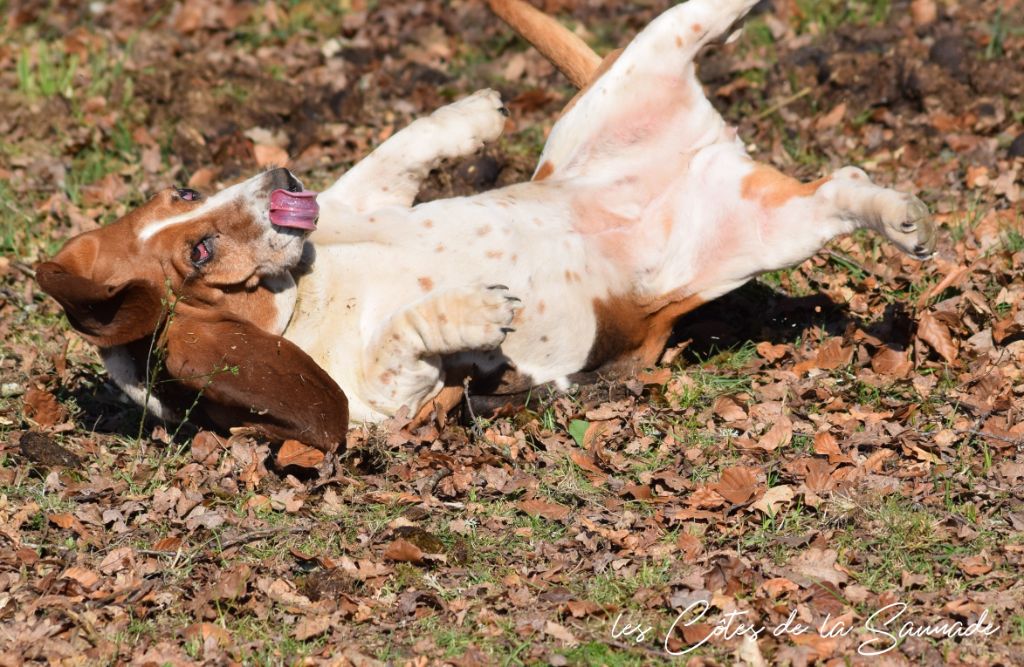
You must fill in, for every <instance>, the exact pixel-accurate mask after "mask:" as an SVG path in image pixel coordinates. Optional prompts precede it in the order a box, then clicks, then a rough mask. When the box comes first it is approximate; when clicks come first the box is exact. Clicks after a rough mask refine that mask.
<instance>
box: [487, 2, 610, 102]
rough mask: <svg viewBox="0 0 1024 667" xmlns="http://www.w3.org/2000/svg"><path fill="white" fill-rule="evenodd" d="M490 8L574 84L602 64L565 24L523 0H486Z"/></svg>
mask: <svg viewBox="0 0 1024 667" xmlns="http://www.w3.org/2000/svg"><path fill="white" fill-rule="evenodd" d="M487 4H488V5H490V7H491V11H493V12H494V13H495V14H497V15H498V17H499V18H501V20H502V21H504V22H505V23H507V24H509V26H511V28H512V29H513V30H515V31H516V32H517V33H519V34H520V35H521V36H522V37H523V39H525V40H526V41H528V42H529V43H530V44H532V45H533V47H534V48H535V49H537V50H538V51H540V52H541V55H543V56H544V57H545V58H547V59H548V60H550V61H551V63H552V64H553V65H554V66H555V67H557V68H558V69H559V71H561V72H562V74H564V75H565V76H566V77H568V79H569V81H571V82H572V83H573V85H574V86H576V87H577V88H583V87H584V86H586V85H587V83H589V82H590V80H591V78H593V76H594V73H595V72H596V71H597V68H598V67H600V65H601V56H599V55H597V54H596V53H594V51H593V50H592V49H591V48H590V47H589V46H587V44H586V42H584V41H583V40H582V39H580V38H579V37H578V36H576V35H575V34H573V33H572V32H570V31H569V29H568V28H566V27H565V26H564V25H562V24H561V23H559V22H558V21H556V20H555V19H554V18H552V17H550V16H548V15H547V14H545V13H544V12H542V11H540V10H539V9H536V8H535V7H533V6H532V5H530V4H529V3H527V2H526V1H525V0H487Z"/></svg>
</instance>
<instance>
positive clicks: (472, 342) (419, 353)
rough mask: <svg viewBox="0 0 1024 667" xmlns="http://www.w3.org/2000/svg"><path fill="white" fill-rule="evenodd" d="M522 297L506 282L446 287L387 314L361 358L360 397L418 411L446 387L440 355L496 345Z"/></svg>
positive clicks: (380, 407) (387, 409)
mask: <svg viewBox="0 0 1024 667" xmlns="http://www.w3.org/2000/svg"><path fill="white" fill-rule="evenodd" d="M518 308H519V299H517V298H515V297H513V296H510V295H509V293H508V288H506V287H504V286H502V285H493V286H490V287H468V288H457V289H448V290H442V291H439V292H437V293H435V294H431V295H429V296H427V297H426V298H425V299H423V300H421V301H419V302H418V303H415V304H413V305H411V306H409V307H407V308H404V309H402V310H401V311H399V312H398V313H396V314H395V315H393V316H392V317H390V318H388V320H387V321H385V323H384V324H382V325H381V326H380V327H379V328H378V329H377V331H376V333H375V334H374V335H373V337H372V339H371V340H370V343H369V345H368V346H367V348H366V350H365V352H364V354H363V359H362V363H361V369H360V370H361V372H360V379H359V396H358V399H359V400H361V401H363V402H365V403H367V404H368V405H369V406H370V407H372V408H373V409H374V410H376V411H378V412H381V413H384V414H387V415H393V414H395V413H396V412H397V411H398V410H399V408H401V407H403V406H408V407H409V408H410V409H411V410H412V414H415V412H416V410H418V409H419V408H420V406H421V405H423V404H424V403H426V401H428V400H430V399H431V398H433V397H434V396H435V395H436V394H437V393H438V392H439V391H441V388H442V387H443V386H444V375H443V371H442V364H441V357H442V356H443V355H447V354H454V353H456V352H464V351H470V350H493V349H495V348H497V347H498V346H500V345H501V344H502V342H503V341H504V340H505V336H506V334H507V333H508V332H509V331H511V329H509V325H510V324H511V322H512V318H513V317H514V316H515V313H516V311H517V310H518Z"/></svg>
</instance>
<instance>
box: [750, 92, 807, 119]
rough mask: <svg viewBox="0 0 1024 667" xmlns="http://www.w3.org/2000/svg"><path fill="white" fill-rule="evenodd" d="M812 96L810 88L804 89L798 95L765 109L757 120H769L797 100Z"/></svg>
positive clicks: (795, 94)
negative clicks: (768, 118) (769, 117)
mask: <svg viewBox="0 0 1024 667" xmlns="http://www.w3.org/2000/svg"><path fill="white" fill-rule="evenodd" d="M810 94H811V89H810V88H804V89H803V90H801V91H800V92H798V93H794V94H792V95H790V96H789V97H787V98H784V99H782V100H779V101H778V102H776V103H775V104H773V105H771V106H770V107H768V108H767V109H765V110H764V111H762V112H761V113H759V114H758V115H757V120H764V119H765V118H767V117H768V116H771V115H772V114H773V113H775V112H777V111H779V110H780V109H783V108H785V107H788V106H789V105H790V104H792V103H793V102H796V101H797V100H799V99H800V98H802V97H807V96H808V95H810Z"/></svg>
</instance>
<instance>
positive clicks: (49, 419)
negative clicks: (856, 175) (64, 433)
mask: <svg viewBox="0 0 1024 667" xmlns="http://www.w3.org/2000/svg"><path fill="white" fill-rule="evenodd" d="M24 405H25V418H26V419H30V420H32V421H34V422H35V423H37V424H39V426H40V427H41V428H51V427H53V426H56V425H57V424H60V423H61V422H63V421H64V420H65V419H67V416H68V411H67V410H66V409H65V408H64V406H63V405H61V404H60V402H59V401H58V400H57V398H56V397H55V396H54V395H53V394H51V393H50V392H48V391H46V390H45V389H40V388H38V387H29V388H28V391H26V392H25V403H24Z"/></svg>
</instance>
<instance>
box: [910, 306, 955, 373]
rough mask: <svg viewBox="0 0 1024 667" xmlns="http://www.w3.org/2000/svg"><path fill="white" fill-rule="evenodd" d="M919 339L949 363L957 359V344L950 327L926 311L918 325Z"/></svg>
mask: <svg viewBox="0 0 1024 667" xmlns="http://www.w3.org/2000/svg"><path fill="white" fill-rule="evenodd" d="M917 337H918V338H919V339H921V340H922V341H924V342H925V343H927V344H928V346H929V347H931V348H932V349H933V350H935V351H936V352H937V353H938V354H939V356H940V357H942V358H943V359H945V360H946V362H947V363H950V364H951V363H953V362H954V361H956V357H957V344H956V341H955V340H953V335H952V334H951V333H950V331H949V327H948V326H946V325H945V324H943V323H942V322H940V321H939V320H938V318H936V317H935V315H933V314H932V312H931V311H926V312H924V313H922V314H921V318H920V319H919V320H918V323H917Z"/></svg>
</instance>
